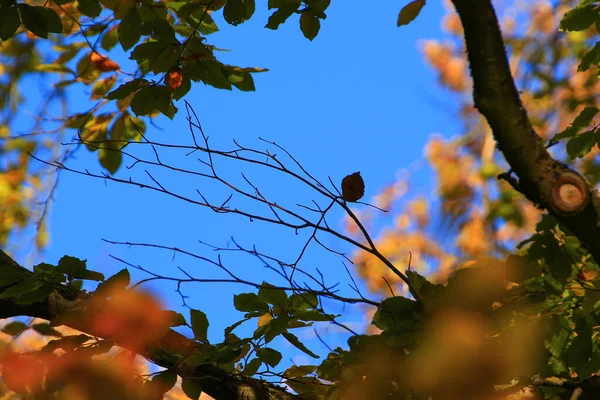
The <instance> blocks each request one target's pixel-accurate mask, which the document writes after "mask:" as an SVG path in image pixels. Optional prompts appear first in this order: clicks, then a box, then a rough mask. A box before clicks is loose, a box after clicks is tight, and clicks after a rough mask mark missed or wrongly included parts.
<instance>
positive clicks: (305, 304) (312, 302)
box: [290, 292, 319, 312]
mask: <svg viewBox="0 0 600 400" xmlns="http://www.w3.org/2000/svg"><path fill="white" fill-rule="evenodd" d="M318 306H319V299H318V297H317V295H316V294H314V293H313V292H305V293H295V294H293V295H291V296H290V309H291V310H290V311H291V312H295V311H301V310H308V309H311V308H317V307H318Z"/></svg>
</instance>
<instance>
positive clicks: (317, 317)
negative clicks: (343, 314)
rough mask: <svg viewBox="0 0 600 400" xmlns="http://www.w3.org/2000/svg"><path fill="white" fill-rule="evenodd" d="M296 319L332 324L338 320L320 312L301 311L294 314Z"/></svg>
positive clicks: (333, 316)
mask: <svg viewBox="0 0 600 400" xmlns="http://www.w3.org/2000/svg"><path fill="white" fill-rule="evenodd" d="M294 317H296V318H298V319H301V320H303V321H316V322H324V321H325V322H331V321H333V320H334V319H335V318H336V315H333V314H325V313H324V312H321V311H318V310H300V311H296V312H294Z"/></svg>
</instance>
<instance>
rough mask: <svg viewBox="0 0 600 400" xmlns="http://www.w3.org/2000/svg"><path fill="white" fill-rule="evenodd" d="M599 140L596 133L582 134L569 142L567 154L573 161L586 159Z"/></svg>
mask: <svg viewBox="0 0 600 400" xmlns="http://www.w3.org/2000/svg"><path fill="white" fill-rule="evenodd" d="M597 140H598V135H597V133H596V131H587V132H583V133H580V134H579V135H577V136H575V137H574V138H571V139H570V140H569V141H568V142H567V154H568V155H569V157H570V158H571V159H574V158H581V157H584V156H585V155H586V154H588V153H589V152H590V151H591V150H592V147H594V145H595V144H596V142H597Z"/></svg>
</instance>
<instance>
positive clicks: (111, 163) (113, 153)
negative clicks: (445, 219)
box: [98, 141, 123, 175]
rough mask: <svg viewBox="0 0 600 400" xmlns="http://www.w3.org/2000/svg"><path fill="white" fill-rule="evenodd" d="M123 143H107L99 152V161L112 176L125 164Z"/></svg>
mask: <svg viewBox="0 0 600 400" xmlns="http://www.w3.org/2000/svg"><path fill="white" fill-rule="evenodd" d="M120 146H121V143H119V142H113V141H110V142H107V143H104V144H103V146H102V147H101V148H100V151H98V161H100V165H102V167H104V169H106V170H107V171H108V172H110V174H111V175H114V174H115V173H116V172H117V171H118V170H119V167H120V166H121V163H122V162H123V153H121V147H120Z"/></svg>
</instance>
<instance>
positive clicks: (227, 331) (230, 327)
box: [224, 318, 250, 337]
mask: <svg viewBox="0 0 600 400" xmlns="http://www.w3.org/2000/svg"><path fill="white" fill-rule="evenodd" d="M249 320H250V318H244V319H242V320H240V321H237V322H236V323H234V324H232V325H229V326H228V327H227V328H225V331H224V335H225V337H227V336H229V335H230V334H231V332H233V330H234V329H235V328H237V327H238V326H240V325H241V324H243V323H244V322H246V321H249Z"/></svg>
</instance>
